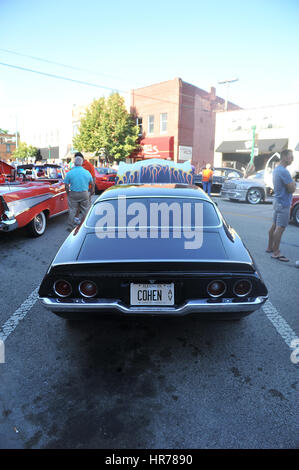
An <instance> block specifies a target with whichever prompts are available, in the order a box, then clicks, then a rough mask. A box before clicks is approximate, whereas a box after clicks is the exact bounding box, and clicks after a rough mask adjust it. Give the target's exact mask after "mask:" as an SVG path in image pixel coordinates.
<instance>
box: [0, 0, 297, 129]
mask: <svg viewBox="0 0 299 470" xmlns="http://www.w3.org/2000/svg"><path fill="white" fill-rule="evenodd" d="M298 45H299V0H251V1H246V0H243V1H241V0H238V1H236V0H225V1H223V0H221V1H220V0H210V1H202V0H184V1H182V0H181V1H178V0H151V1H149V2H141V1H137V0H127V1H124V0H111V1H107V0H84V1H82V0H81V1H78V0H51V1H40V0H0V128H4V129H9V130H11V131H14V129H15V127H16V126H18V127H19V128H22V126H24V125H27V126H28V125H30V126H34V125H36V124H35V123H39V124H40V123H41V122H47V120H48V121H49V122H50V121H51V122H53V120H54V121H56V123H57V124H59V122H60V121H62V120H64V119H65V118H66V117H67V116H68V113H69V110H70V108H71V106H72V105H73V104H85V103H86V104H88V103H90V102H91V101H92V100H93V99H94V98H99V97H100V96H108V94H109V93H111V92H112V91H119V92H120V93H123V94H124V96H125V97H126V98H127V99H128V98H129V92H130V90H131V89H133V88H140V87H143V86H148V85H151V84H154V83H159V82H163V81H166V80H171V79H174V78H175V77H180V78H182V80H184V81H185V82H188V83H191V84H193V85H195V86H198V87H199V88H202V89H203V90H206V91H210V88H211V86H214V87H215V88H216V94H217V95H218V96H221V97H222V98H225V97H226V92H227V90H226V86H225V85H221V84H219V83H218V82H219V81H224V80H232V79H234V78H238V81H236V82H234V83H231V84H230V86H229V90H228V93H229V95H228V99H229V101H232V102H233V103H235V104H237V105H239V106H241V107H243V108H255V107H261V106H268V105H279V104H287V103H296V102H299V54H298ZM4 64H6V65H4ZM24 69H30V70H31V71H28V70H24ZM79 69H80V70H79ZM32 71H35V72H32ZM36 72H38V73H36ZM43 74H49V75H55V76H56V77H63V78H64V79H60V78H54V77H50V76H48V75H43ZM72 80H78V81H81V82H85V83H80V84H79V83H75V82H73V81H72Z"/></svg>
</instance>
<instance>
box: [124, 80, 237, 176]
mask: <svg viewBox="0 0 299 470" xmlns="http://www.w3.org/2000/svg"><path fill="white" fill-rule="evenodd" d="M224 105H225V100H224V99H222V98H220V97H218V96H216V89H215V88H213V87H212V88H211V90H210V92H206V91H204V90H202V89H200V88H198V87H196V86H194V85H191V84H189V83H186V82H184V81H183V80H182V79H181V78H175V79H174V80H169V81H166V82H162V83H157V84H154V85H150V86H147V87H143V88H138V89H135V90H132V91H131V107H130V111H131V113H133V114H134V115H135V116H136V122H137V124H138V125H139V127H140V145H141V150H140V151H139V152H138V153H137V154H135V155H133V156H132V157H133V158H132V160H140V159H144V158H164V159H171V160H174V161H175V162H184V161H186V160H191V161H192V164H193V165H194V166H195V167H196V170H199V169H200V168H201V167H202V166H203V165H204V164H206V163H213V160H214V141H215V122H216V112H218V111H219V112H221V111H223V110H224ZM233 109H240V108H239V107H238V106H236V105H234V104H233V103H228V110H233Z"/></svg>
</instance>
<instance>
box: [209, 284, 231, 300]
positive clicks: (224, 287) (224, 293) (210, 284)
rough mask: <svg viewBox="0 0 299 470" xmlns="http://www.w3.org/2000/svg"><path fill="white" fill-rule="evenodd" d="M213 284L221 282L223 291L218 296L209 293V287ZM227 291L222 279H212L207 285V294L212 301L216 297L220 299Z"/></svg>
mask: <svg viewBox="0 0 299 470" xmlns="http://www.w3.org/2000/svg"><path fill="white" fill-rule="evenodd" d="M213 282H222V284H223V285H224V291H223V292H222V293H221V294H218V295H214V294H210V292H209V287H210V285H211V284H212V283H213ZM226 291H227V285H226V283H225V282H224V281H222V279H219V280H218V279H214V280H213V281H211V282H210V283H209V284H208V287H207V293H208V294H209V295H210V296H211V297H213V298H214V299H217V298H218V297H221V296H222V295H223V294H225V292H226Z"/></svg>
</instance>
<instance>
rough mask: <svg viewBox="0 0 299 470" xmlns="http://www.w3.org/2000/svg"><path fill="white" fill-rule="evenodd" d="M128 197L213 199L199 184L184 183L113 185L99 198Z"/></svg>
mask: <svg viewBox="0 0 299 470" xmlns="http://www.w3.org/2000/svg"><path fill="white" fill-rule="evenodd" d="M120 195H121V196H126V197H159V196H161V197H175V196H177V197H182V198H184V197H194V198H200V199H204V200H207V201H211V200H210V198H209V196H208V195H207V194H206V193H205V192H204V191H203V190H202V189H201V188H199V187H198V186H195V185H188V184H182V183H160V184H155V183H144V184H119V185H114V186H111V188H108V189H106V191H104V193H102V194H101V196H100V197H99V199H98V200H106V199H111V198H112V199H114V198H118V197H119V196H120Z"/></svg>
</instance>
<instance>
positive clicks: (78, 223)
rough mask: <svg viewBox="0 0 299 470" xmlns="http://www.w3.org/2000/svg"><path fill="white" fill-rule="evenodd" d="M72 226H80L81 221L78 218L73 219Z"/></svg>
mask: <svg viewBox="0 0 299 470" xmlns="http://www.w3.org/2000/svg"><path fill="white" fill-rule="evenodd" d="M74 224H76V225H80V224H81V220H80V219H79V217H74Z"/></svg>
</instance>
